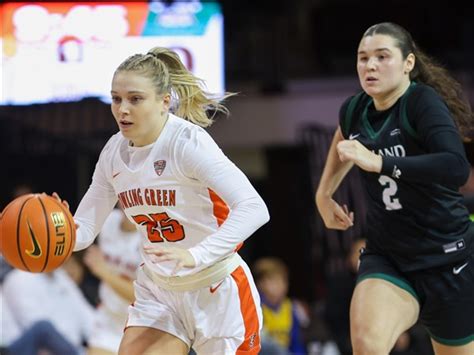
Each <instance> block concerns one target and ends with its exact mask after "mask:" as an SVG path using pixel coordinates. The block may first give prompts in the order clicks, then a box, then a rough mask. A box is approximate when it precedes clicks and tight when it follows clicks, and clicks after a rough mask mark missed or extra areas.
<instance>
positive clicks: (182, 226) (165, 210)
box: [75, 114, 269, 276]
mask: <svg viewBox="0 0 474 355" xmlns="http://www.w3.org/2000/svg"><path fill="white" fill-rule="evenodd" d="M129 160H130V152H129V140H128V139H126V138H125V137H124V136H123V135H122V134H121V133H120V132H119V133H117V134H115V135H114V136H112V138H111V139H110V140H109V142H108V143H107V144H106V146H105V147H104V149H103V151H102V153H101V156H100V158H99V161H98V163H97V166H96V170H95V172H94V177H93V182H92V185H91V187H90V188H89V191H88V192H87V193H86V195H85V197H84V198H83V200H82V201H81V204H80V206H79V208H78V211H77V212H76V215H75V219H76V221H77V222H78V224H79V225H80V226H81V227H80V228H79V229H78V236H77V243H76V247H75V250H79V249H82V248H85V247H87V246H88V245H89V244H90V243H91V240H93V238H94V237H95V235H96V234H97V232H98V227H100V225H101V223H102V222H101V221H102V220H104V219H105V217H104V216H103V215H104V214H105V215H106V214H107V213H108V211H110V208H111V206H113V204H115V201H116V199H117V198H118V200H119V202H120V204H121V206H122V208H123V209H124V211H125V213H126V215H127V217H128V218H129V219H130V220H131V221H134V222H135V223H136V224H137V226H138V227H137V228H138V230H139V231H140V232H141V233H142V235H143V236H144V238H143V240H144V243H145V244H155V243H159V245H160V246H165V247H166V246H175V247H179V248H183V249H188V250H189V252H190V253H191V254H192V255H193V257H194V259H195V260H196V267H195V268H192V269H182V270H180V271H179V273H178V275H186V274H192V273H195V272H198V271H199V270H201V269H203V268H204V267H206V266H209V265H211V264H213V263H215V262H216V261H218V260H220V259H222V258H224V257H226V256H228V255H230V254H232V253H233V252H235V250H236V249H238V248H239V247H240V245H241V243H242V242H243V241H244V240H245V239H246V238H247V237H248V236H250V235H251V234H252V233H253V232H254V231H255V230H256V229H257V228H259V227H260V226H261V225H262V224H263V223H265V222H266V221H268V218H269V217H268V211H267V209H266V206H265V204H264V202H263V200H262V199H261V198H260V196H259V195H258V194H257V192H256V191H255V189H254V188H253V187H252V185H251V184H250V182H249V181H248V179H247V178H246V177H245V175H244V174H243V173H242V172H241V171H240V170H239V169H238V168H237V167H236V166H235V165H234V164H233V163H232V162H231V161H230V160H229V159H228V158H227V157H226V156H225V155H224V154H223V153H222V151H221V150H220V149H219V147H218V146H217V145H216V144H215V142H214V141H213V140H212V138H211V137H210V136H209V134H208V133H207V132H206V131H204V130H203V129H202V128H201V127H199V126H197V125H194V124H192V123H190V122H187V121H185V120H184V119H181V118H179V117H176V116H174V115H172V114H169V118H168V121H167V123H166V125H165V127H164V129H163V131H162V132H161V134H160V136H159V138H158V139H157V140H156V142H155V143H154V144H153V145H152V146H151V147H150V151H149V153H148V154H147V155H146V157H145V158H144V159H143V162H142V164H141V165H139V166H136V168H135V169H134V170H132V169H131V168H130V167H129V165H128V162H129ZM224 201H226V203H225V202H224ZM81 228H82V230H81ZM142 254H143V255H142V257H143V259H144V261H145V263H146V264H147V266H148V267H149V268H150V269H151V270H153V271H155V272H156V273H158V274H162V275H166V276H169V275H171V273H172V271H173V269H174V267H175V264H176V263H175V262H174V261H173V262H161V263H153V262H152V260H151V259H150V257H149V256H148V255H146V254H144V253H142Z"/></svg>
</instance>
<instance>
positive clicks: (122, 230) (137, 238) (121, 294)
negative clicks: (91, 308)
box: [84, 208, 141, 355]
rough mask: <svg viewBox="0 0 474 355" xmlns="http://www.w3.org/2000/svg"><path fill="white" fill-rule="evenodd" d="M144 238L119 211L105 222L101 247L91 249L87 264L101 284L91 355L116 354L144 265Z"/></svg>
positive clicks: (89, 349) (113, 212)
mask: <svg viewBox="0 0 474 355" xmlns="http://www.w3.org/2000/svg"><path fill="white" fill-rule="evenodd" d="M140 245H141V235H140V233H139V232H138V231H137V228H136V226H135V224H134V223H132V222H130V220H129V219H128V218H127V217H126V216H125V214H124V213H123V211H122V210H121V209H120V208H115V209H114V210H113V211H112V212H111V213H110V215H109V217H108V218H107V219H106V220H105V223H104V225H103V227H102V230H101V231H100V234H99V237H98V246H96V245H92V246H90V247H89V248H88V249H87V251H86V253H85V255H84V263H85V264H86V265H87V266H88V268H89V270H90V271H91V272H92V274H94V275H95V276H96V277H97V278H98V279H99V280H100V281H101V283H100V285H99V299H100V303H99V306H98V307H97V310H96V317H95V322H94V328H93V330H92V332H91V336H90V338H89V340H88V352H87V354H88V355H113V354H117V352H118V349H119V346H120V340H121V339H122V335H123V328H124V327H125V324H126V323H127V315H128V310H127V309H128V306H129V305H130V304H131V303H133V301H134V300H135V296H134V292H133V280H135V278H136V270H137V268H138V266H139V265H140V263H141V256H140Z"/></svg>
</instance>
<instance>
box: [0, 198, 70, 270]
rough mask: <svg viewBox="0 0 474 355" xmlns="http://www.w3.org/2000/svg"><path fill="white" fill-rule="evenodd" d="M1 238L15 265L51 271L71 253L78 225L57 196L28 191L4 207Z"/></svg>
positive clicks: (28, 268)
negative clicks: (76, 225) (28, 192)
mask: <svg viewBox="0 0 474 355" xmlns="http://www.w3.org/2000/svg"><path fill="white" fill-rule="evenodd" d="M0 242H1V244H0V245H1V251H2V254H3V257H4V258H5V260H6V261H7V262H8V263H9V264H10V265H12V266H13V267H15V268H17V269H21V270H25V271H29V272H49V271H52V270H54V269H56V268H58V267H59V266H61V265H62V264H63V263H64V262H65V261H66V260H67V259H68V258H69V256H70V255H71V253H72V249H73V247H74V244H75V242H76V227H75V224H74V220H73V218H72V215H71V213H70V212H69V210H68V209H67V208H66V207H64V205H63V204H62V203H60V202H59V201H58V200H56V199H55V198H54V197H51V196H48V195H46V194H28V195H23V196H20V197H18V198H16V199H15V200H13V201H12V202H10V203H9V204H8V206H7V207H5V209H4V210H3V212H2V217H1V219H0Z"/></svg>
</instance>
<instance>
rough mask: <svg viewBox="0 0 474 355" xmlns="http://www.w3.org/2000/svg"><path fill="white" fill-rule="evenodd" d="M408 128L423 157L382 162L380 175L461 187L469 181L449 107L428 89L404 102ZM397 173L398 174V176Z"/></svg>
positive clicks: (465, 159)
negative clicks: (414, 137)
mask: <svg viewBox="0 0 474 355" xmlns="http://www.w3.org/2000/svg"><path fill="white" fill-rule="evenodd" d="M407 111H408V112H407V114H408V118H409V120H410V124H411V126H412V127H413V129H414V130H415V132H416V133H417V135H418V136H419V142H420V144H421V145H422V146H423V147H424V149H425V151H426V153H425V154H421V155H417V156H407V157H389V156H384V157H383V158H382V160H383V163H382V169H381V173H382V174H384V175H388V176H394V177H397V178H400V179H406V180H413V181H426V179H429V180H430V181H431V182H434V183H438V184H442V185H446V186H454V187H460V186H462V185H463V184H464V183H465V182H466V181H467V179H468V177H469V171H470V165H469V162H468V160H467V158H466V153H465V150H464V146H463V143H462V139H461V136H460V134H459V131H458V129H457V127H456V125H455V123H454V121H453V118H452V115H451V113H450V112H449V109H448V107H447V106H446V104H445V103H444V102H443V100H442V99H441V98H440V97H439V95H438V94H437V93H436V92H435V91H434V90H433V89H431V88H428V87H426V86H425V87H422V88H420V90H417V91H415V92H413V96H411V97H409V100H408V102H407ZM397 170H398V172H397Z"/></svg>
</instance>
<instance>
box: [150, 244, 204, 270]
mask: <svg viewBox="0 0 474 355" xmlns="http://www.w3.org/2000/svg"><path fill="white" fill-rule="evenodd" d="M143 250H144V251H145V253H146V254H148V255H150V257H151V259H152V260H153V262H154V263H159V262H162V261H171V260H175V261H176V266H175V268H174V270H173V274H175V273H176V272H178V271H179V270H181V269H182V268H193V267H195V266H196V261H195V260H194V258H193V256H192V255H191V253H190V252H189V251H187V250H186V249H181V248H176V247H163V246H154V245H145V246H144V247H143Z"/></svg>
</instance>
